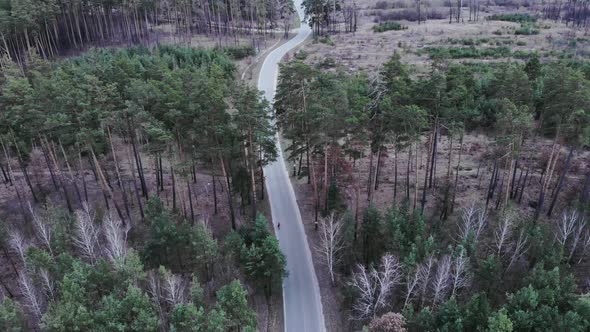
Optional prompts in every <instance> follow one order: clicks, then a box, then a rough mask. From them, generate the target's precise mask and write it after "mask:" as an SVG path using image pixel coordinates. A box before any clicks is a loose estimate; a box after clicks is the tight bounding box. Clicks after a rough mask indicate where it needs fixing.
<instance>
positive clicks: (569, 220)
mask: <svg viewBox="0 0 590 332" xmlns="http://www.w3.org/2000/svg"><path fill="white" fill-rule="evenodd" d="M577 223H578V213H577V212H576V211H572V212H571V213H568V212H567V211H564V212H563V214H562V215H561V219H559V220H558V222H557V224H556V225H555V233H554V236H555V240H556V241H557V243H559V244H560V245H561V246H562V247H563V248H564V250H565V249H566V243H567V242H568V240H569V239H570V237H572V236H573V235H574V232H575V231H576V225H577Z"/></svg>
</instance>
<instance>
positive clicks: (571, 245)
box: [554, 210, 590, 261]
mask: <svg viewBox="0 0 590 332" xmlns="http://www.w3.org/2000/svg"><path fill="white" fill-rule="evenodd" d="M586 228H587V227H586V221H585V220H584V218H583V217H582V216H580V214H578V212H576V211H575V210H572V211H569V212H568V211H564V212H563V214H562V216H561V219H559V220H558V221H557V223H556V225H555V232H554V237H555V240H556V241H557V243H559V245H560V246H561V247H562V248H563V251H564V254H565V255H566V256H567V259H568V261H570V260H571V259H572V258H573V257H574V254H575V253H576V251H577V250H578V247H579V246H580V245H582V249H583V250H582V255H584V253H585V251H586V248H587V246H588V245H589V244H588V243H587V242H588V241H590V239H588V235H589V234H588V231H586Z"/></svg>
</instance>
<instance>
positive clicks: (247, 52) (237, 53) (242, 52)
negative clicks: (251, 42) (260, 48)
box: [221, 46, 256, 60]
mask: <svg viewBox="0 0 590 332" xmlns="http://www.w3.org/2000/svg"><path fill="white" fill-rule="evenodd" d="M221 51H222V52H223V53H225V54H227V56H229V57H230V58H232V59H235V60H241V59H243V58H245V57H249V56H254V55H256V50H255V49H254V47H252V46H228V47H224V48H222V49H221Z"/></svg>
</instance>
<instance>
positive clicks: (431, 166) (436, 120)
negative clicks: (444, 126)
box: [428, 118, 438, 188]
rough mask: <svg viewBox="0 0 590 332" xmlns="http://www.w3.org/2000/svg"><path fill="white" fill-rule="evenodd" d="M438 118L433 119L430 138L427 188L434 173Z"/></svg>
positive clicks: (430, 185) (431, 182) (431, 181)
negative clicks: (430, 149) (430, 147)
mask: <svg viewBox="0 0 590 332" xmlns="http://www.w3.org/2000/svg"><path fill="white" fill-rule="evenodd" d="M437 138H438V118H437V119H435V120H434V137H433V139H432V156H431V158H430V180H429V181H428V188H432V184H433V178H434V177H435V176H436V174H435V173H434V166H435V163H436V147H437V142H438V139H437Z"/></svg>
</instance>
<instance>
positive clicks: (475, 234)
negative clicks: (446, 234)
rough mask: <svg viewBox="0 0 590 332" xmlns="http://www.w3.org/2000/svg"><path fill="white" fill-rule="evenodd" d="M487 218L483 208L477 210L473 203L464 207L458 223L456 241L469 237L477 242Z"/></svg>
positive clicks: (462, 240)
mask: <svg viewBox="0 0 590 332" xmlns="http://www.w3.org/2000/svg"><path fill="white" fill-rule="evenodd" d="M487 220H488V215H487V213H486V211H485V209H479V210H478V209H477V208H476V207H475V203H472V204H471V205H470V206H469V207H467V208H465V209H464V210H463V213H462V215H461V221H460V224H459V234H458V239H459V241H458V242H464V241H466V240H467V239H469V238H470V237H471V238H473V240H474V241H475V242H477V241H478V240H479V237H480V236H481V234H482V232H483V230H484V228H485V226H486V225H487Z"/></svg>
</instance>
